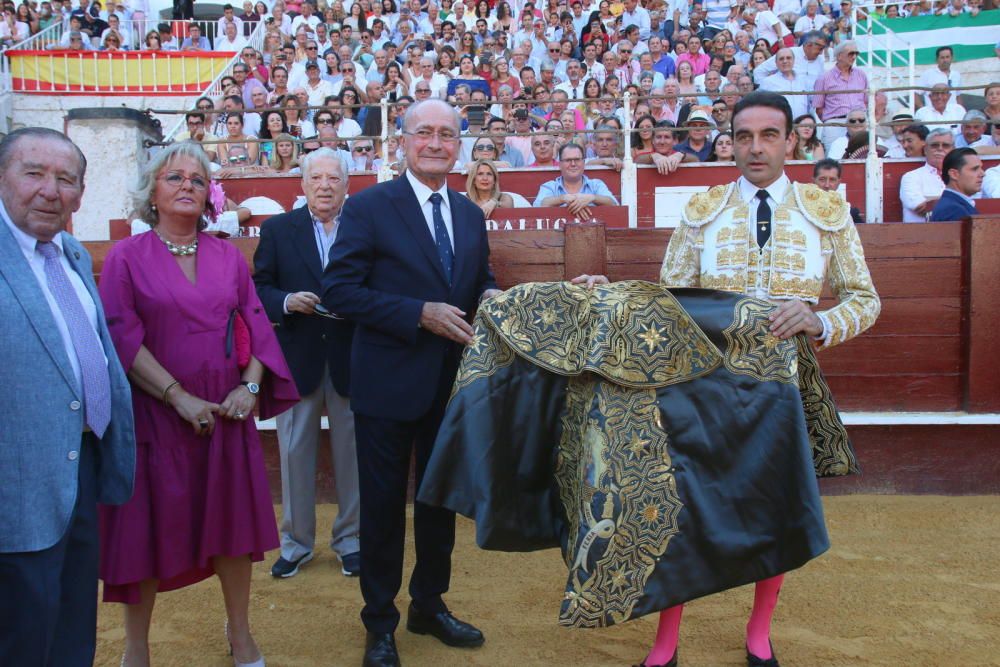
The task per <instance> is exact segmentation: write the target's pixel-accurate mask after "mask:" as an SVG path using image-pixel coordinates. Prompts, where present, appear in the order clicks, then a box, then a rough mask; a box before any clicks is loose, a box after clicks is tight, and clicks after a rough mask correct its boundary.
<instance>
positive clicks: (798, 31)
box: [775, 0, 830, 39]
mask: <svg viewBox="0 0 1000 667" xmlns="http://www.w3.org/2000/svg"><path fill="white" fill-rule="evenodd" d="M775 4H776V5H777V3H775ZM805 7H806V13H805V14H803V15H802V17H801V18H800V19H798V20H797V21H796V22H795V28H794V32H795V37H797V38H798V39H802V38H803V37H804V36H805V35H806V33H809V32H815V31H817V30H822V29H823V26H825V25H826V24H827V23H829V22H830V18H829V17H827V16H825V15H823V14H820V13H819V2H817V0H807V2H806V5H805ZM796 13H797V12H796Z"/></svg>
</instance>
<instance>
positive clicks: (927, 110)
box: [913, 102, 965, 134]
mask: <svg viewBox="0 0 1000 667" xmlns="http://www.w3.org/2000/svg"><path fill="white" fill-rule="evenodd" d="M964 117H965V107H963V106H962V105H961V104H955V103H954V102H949V103H948V105H947V106H946V107H945V108H944V111H941V112H939V111H937V110H936V109H935V108H934V107H932V106H929V105H928V106H925V107H920V108H919V109H917V112H916V113H915V114H913V119H914V120H918V121H920V122H923V123H934V122H937V121H951V122H953V123H954V124H953V125H950V126H948V125H930V126H928V127H929V129H931V130H935V129H938V128H941V127H948V128H949V129H951V131H952V133H954V134H957V133H958V131H959V130H958V126H959V124H960V123H961V122H962V118H964Z"/></svg>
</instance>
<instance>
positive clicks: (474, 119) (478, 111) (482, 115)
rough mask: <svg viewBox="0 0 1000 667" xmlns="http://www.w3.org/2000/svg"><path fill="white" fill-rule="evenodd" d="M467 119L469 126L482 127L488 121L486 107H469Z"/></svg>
mask: <svg viewBox="0 0 1000 667" xmlns="http://www.w3.org/2000/svg"><path fill="white" fill-rule="evenodd" d="M466 117H467V118H468V119H469V125H482V124H483V123H484V122H485V121H486V107H468V108H467V109H466Z"/></svg>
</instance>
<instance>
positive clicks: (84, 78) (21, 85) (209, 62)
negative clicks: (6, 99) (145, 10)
mask: <svg viewBox="0 0 1000 667" xmlns="http://www.w3.org/2000/svg"><path fill="white" fill-rule="evenodd" d="M234 55H235V54H233V53H214V52H190V53H178V52H173V51H115V52H106V51H7V53H6V56H7V58H8V60H9V63H10V76H11V83H12V87H13V90H14V92H17V93H39V94H52V93H60V94H67V95H74V94H75V95H137V94H141V95H192V94H194V95H197V94H199V93H201V92H202V91H203V90H205V89H206V88H208V86H209V84H211V83H212V81H213V80H215V77H217V76H218V75H219V74H221V73H222V72H223V71H224V70H225V69H226V67H227V66H228V65H229V62H230V61H231V60H232V58H233V56H234Z"/></svg>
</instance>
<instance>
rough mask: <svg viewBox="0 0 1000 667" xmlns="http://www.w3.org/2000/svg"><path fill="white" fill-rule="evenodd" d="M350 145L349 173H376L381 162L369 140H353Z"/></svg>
mask: <svg viewBox="0 0 1000 667" xmlns="http://www.w3.org/2000/svg"><path fill="white" fill-rule="evenodd" d="M350 143H351V161H352V162H351V173H354V172H358V171H378V168H379V167H380V166H381V165H382V160H381V159H379V157H378V155H377V154H376V153H375V144H374V143H373V142H372V140H371V139H355V140H354V141H352V142H350Z"/></svg>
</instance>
